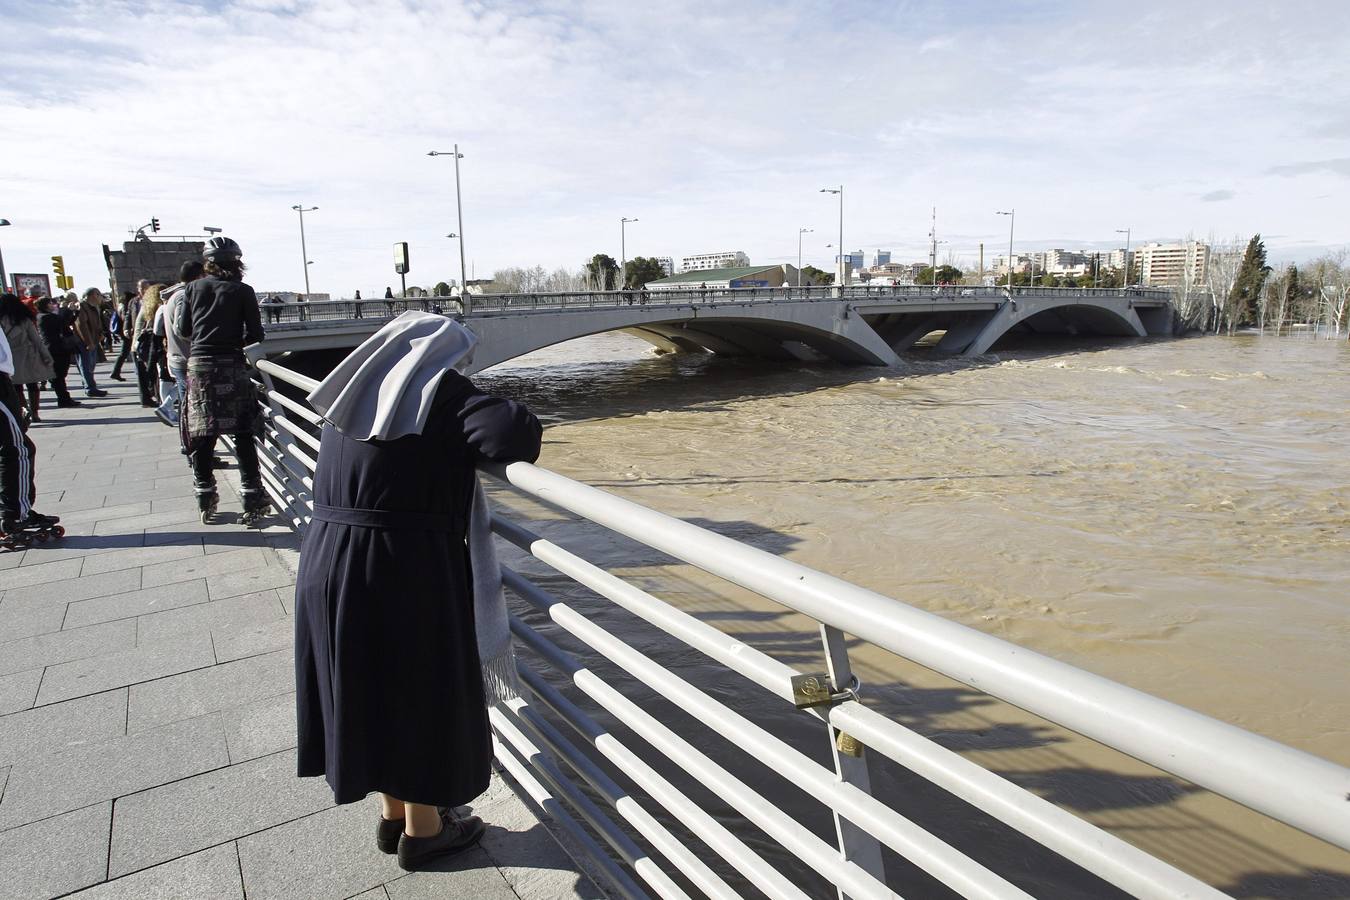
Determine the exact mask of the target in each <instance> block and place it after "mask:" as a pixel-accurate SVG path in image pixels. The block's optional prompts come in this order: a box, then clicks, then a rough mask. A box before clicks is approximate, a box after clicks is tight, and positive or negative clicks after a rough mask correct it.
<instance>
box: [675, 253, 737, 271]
mask: <svg viewBox="0 0 1350 900" xmlns="http://www.w3.org/2000/svg"><path fill="white" fill-rule="evenodd" d="M748 265H750V257H749V256H747V255H746V253H745V251H744V250H723V251H721V252H719V253H695V254H694V255H693V256H686V257H685V258H684V259H682V260H680V271H681V272H698V271H702V270H703V269H728V268H733V267H737V266H748Z"/></svg>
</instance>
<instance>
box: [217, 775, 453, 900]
mask: <svg viewBox="0 0 1350 900" xmlns="http://www.w3.org/2000/svg"><path fill="white" fill-rule="evenodd" d="M379 810H380V804H379V801H378V800H376V799H375V798H373V797H372V798H369V799H367V800H365V801H362V802H361V803H352V804H349V805H347V806H338V807H333V808H330V809H326V810H324V811H323V812H319V813H315V814H314V815H311V816H306V817H305V818H303V819H299V820H298V821H295V822H289V823H287V824H285V825H279V826H277V827H276V828H269V829H268V830H266V831H261V832H259V833H257V834H252V835H249V836H248V837H244V838H241V839H240V840H239V842H238V843H239V864H240V867H241V868H242V869H243V872H244V890H245V891H246V892H247V893H248V896H249V900H271V898H285V900H290V898H293V897H334V898H338V897H351V896H353V895H356V894H360V893H362V892H364V891H368V890H370V889H372V888H374V887H375V886H376V885H379V884H383V883H384V882H387V881H390V880H392V879H395V878H398V877H399V876H400V875H402V874H403V870H402V869H400V868H399V867H398V863H397V862H395V860H394V858H393V857H392V856H388V855H386V854H384V853H381V852H380V851H379V850H377V849H376V848H375V841H374V840H372V839H371V831H372V828H373V826H372V824H371V823H372V822H374V821H375V818H376V817H377V816H378V815H379V814H380V812H379ZM456 896H473V895H472V894H463V895H459V894H456Z"/></svg>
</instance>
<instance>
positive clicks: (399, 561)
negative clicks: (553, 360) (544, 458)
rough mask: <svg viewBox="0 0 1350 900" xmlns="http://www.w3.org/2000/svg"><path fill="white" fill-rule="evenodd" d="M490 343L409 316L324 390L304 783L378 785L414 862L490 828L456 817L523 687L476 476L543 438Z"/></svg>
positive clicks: (302, 693) (306, 557)
mask: <svg viewBox="0 0 1350 900" xmlns="http://www.w3.org/2000/svg"><path fill="white" fill-rule="evenodd" d="M476 341H477V339H476V337H475V336H474V334H473V332H471V331H469V330H468V329H467V328H465V327H464V326H462V325H460V324H459V323H457V322H455V321H453V320H451V319H447V318H444V317H442V316H433V315H430V314H427V313H421V312H405V313H403V314H402V315H400V316H399V317H398V318H396V319H394V320H392V321H391V322H389V323H387V324H386V325H385V326H384V327H383V328H381V329H380V330H379V331H378V332H376V333H375V334H374V335H373V336H372V337H371V338H369V339H368V340H367V341H366V342H365V343H363V344H362V345H361V346H360V347H358V348H357V349H356V350H354V351H353V352H352V353H351V355H349V356H348V357H347V358H346V359H345V360H344V361H343V362H342V363H340V364H339V365H338V366H337V368H336V369H334V370H333V372H332V373H331V374H330V375H329V376H328V377H327V378H326V379H324V381H323V383H322V384H320V385H319V387H317V388H316V389H315V390H314V391H313V392H312V393H311V394H310V395H309V400H310V402H311V404H313V406H314V408H315V409H316V410H318V411H319V412H320V413H321V414H322V415H323V416H324V418H325V420H326V421H327V424H325V425H324V428H323V435H322V439H321V443H320V449H319V455H318V466H317V470H316V471H315V474H314V518H313V520H312V521H311V523H310V525H309V528H308V530H307V531H306V532H305V537H304V543H303V546H302V550H301V554H300V570H299V574H298V578H297V583H296V605H295V620H296V629H295V648H296V649H295V660H296V687H297V693H296V713H297V723H298V728H299V760H298V773H299V775H300V776H302V777H309V776H319V775H323V776H325V777H326V779H327V781H328V784H329V786H330V787H331V788H332V789H333V796H334V799H335V800H336V802H338V803H354V802H357V801H359V800H361V799H362V798H364V797H365V796H366V795H367V794H369V793H371V792H376V791H378V792H379V793H380V794H381V816H380V819H379V821H378V823H377V831H376V845H377V846H378V848H379V849H380V850H382V851H383V852H385V853H397V854H398V862H399V865H400V866H402V867H403V868H404V869H417V868H422V867H424V866H425V865H426V864H427V863H428V862H430V861H431V860H434V859H437V858H443V857H445V856H448V855H451V854H454V853H457V852H460V851H462V850H464V849H466V848H468V847H470V846H472V845H473V844H475V843H476V842H477V841H478V840H479V838H480V837H481V836H482V834H483V831H484V826H483V822H482V820H481V819H479V818H478V817H476V816H474V817H469V818H465V819H460V818H457V817H456V815H455V813H454V812H453V810H454V807H456V806H459V805H461V804H464V803H467V802H468V801H470V800H472V799H473V798H474V797H476V796H478V795H479V794H481V793H482V792H483V791H484V790H485V789H486V788H487V785H488V776H489V766H490V761H491V758H492V743H491V734H490V731H489V726H488V715H487V703H488V700H489V697H491V699H493V700H494V701H495V700H496V699H500V698H502V697H505V696H509V695H511V693H512V692H513V688H512V685H513V684H514V677H515V676H514V671H515V665H514V659H513V656H512V654H511V644H510V631H509V629H508V625H507V615H506V605H505V600H504V598H503V596H502V592H501V582H500V575H499V569H498V567H497V562H496V559H495V556H494V553H493V548H492V534H491V526H490V520H489V513H488V509H487V506H486V499H485V497H484V494H483V489H482V486H481V485H479V483H478V479H477V475H476V471H475V469H476V466H478V465H479V464H480V463H483V462H506V461H510V460H528V461H533V460H535V459H536V458H538V455H539V448H540V434H541V428H540V425H539V420H538V419H536V418H535V417H534V415H532V414H531V413H530V411H529V410H528V409H526V408H525V407H524V406H522V405H521V404H519V403H516V402H514V401H511V400H506V399H502V398H499V397H493V396H489V395H488V394H485V393H483V392H482V391H480V390H479V389H478V388H477V387H475V386H474V385H473V383H472V382H470V381H469V379H468V378H466V377H464V375H463V374H462V372H463V370H464V369H465V367H467V366H468V364H469V362H470V361H471V360H472V358H473V350H474V346H475V344H476ZM438 807H439V808H443V809H444V810H445V811H444V812H442V811H441V809H438Z"/></svg>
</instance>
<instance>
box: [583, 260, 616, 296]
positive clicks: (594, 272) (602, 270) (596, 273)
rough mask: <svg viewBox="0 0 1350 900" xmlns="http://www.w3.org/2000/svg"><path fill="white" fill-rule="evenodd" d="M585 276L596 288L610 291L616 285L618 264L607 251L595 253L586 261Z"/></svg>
mask: <svg viewBox="0 0 1350 900" xmlns="http://www.w3.org/2000/svg"><path fill="white" fill-rule="evenodd" d="M586 278H587V279H588V280H589V281H590V283H591V284H592V285H594V286H595V289H596V290H601V291H612V290H614V289H615V288H617V287H618V282H619V264H618V263H617V262H615V261H614V257H612V256H610V255H609V254H608V253H597V254H595V256H592V257H591V261H590V262H588V263H586Z"/></svg>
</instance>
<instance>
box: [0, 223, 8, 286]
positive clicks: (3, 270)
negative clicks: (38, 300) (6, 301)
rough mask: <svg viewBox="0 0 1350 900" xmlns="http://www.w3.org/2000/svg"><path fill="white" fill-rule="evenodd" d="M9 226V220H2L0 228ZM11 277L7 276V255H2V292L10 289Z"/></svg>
mask: <svg viewBox="0 0 1350 900" xmlns="http://www.w3.org/2000/svg"><path fill="white" fill-rule="evenodd" d="M8 224H9V219H0V228H3V227H5V226H6V225H8ZM8 278H9V276H8V275H6V274H5V255H4V254H3V253H0V290H8V289H9V281H8Z"/></svg>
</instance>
